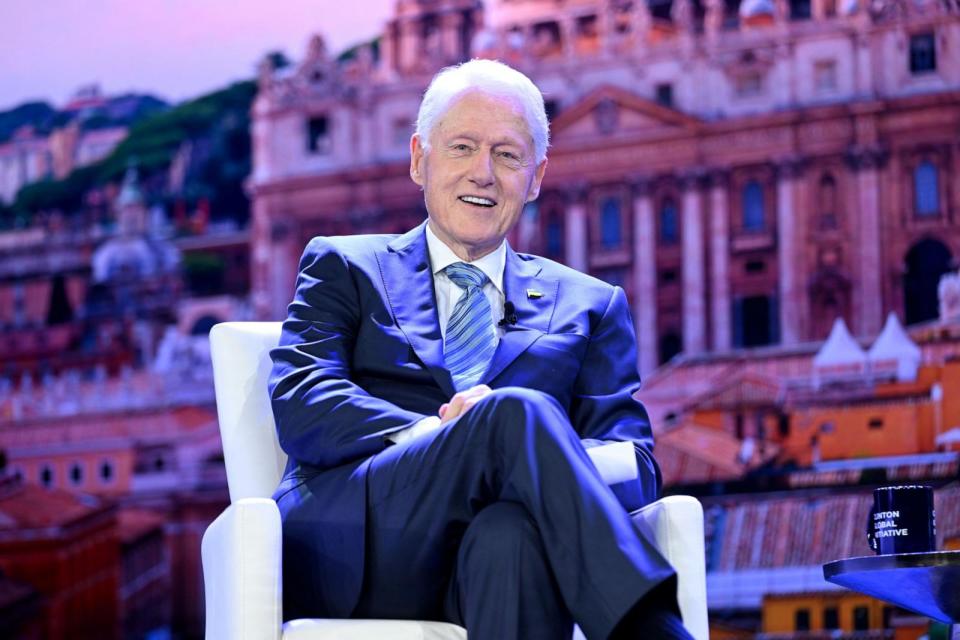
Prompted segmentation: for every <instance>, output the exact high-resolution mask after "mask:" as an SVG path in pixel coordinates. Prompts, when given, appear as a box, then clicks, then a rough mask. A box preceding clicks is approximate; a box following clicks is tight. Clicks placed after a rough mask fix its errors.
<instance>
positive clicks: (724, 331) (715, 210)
mask: <svg viewBox="0 0 960 640" xmlns="http://www.w3.org/2000/svg"><path fill="white" fill-rule="evenodd" d="M729 198H730V195H729V175H728V174H727V172H726V171H714V172H712V173H711V174H710V293H711V296H710V319H711V324H712V328H713V348H714V350H716V351H726V350H727V349H729V348H730V336H731V327H730V279H729V273H728V272H729V266H730V258H729V250H730V249H729V245H730V212H729V211H728V203H729V201H730V200H729Z"/></svg>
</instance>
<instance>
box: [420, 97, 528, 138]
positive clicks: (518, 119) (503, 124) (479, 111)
mask: <svg viewBox="0 0 960 640" xmlns="http://www.w3.org/2000/svg"><path fill="white" fill-rule="evenodd" d="M436 134H440V135H442V136H443V137H444V138H449V137H455V136H458V135H465V136H466V135H468V136H470V137H473V138H484V139H486V138H508V139H512V140H513V141H514V142H518V143H527V144H532V143H533V136H532V135H531V134H530V127H529V125H528V123H527V119H526V117H525V115H524V111H523V107H522V106H521V104H520V101H519V100H517V99H516V98H511V97H507V96H500V95H494V94H489V93H485V92H483V91H480V90H471V91H466V92H464V93H462V94H461V95H459V96H457V97H456V98H454V99H453V100H452V101H451V102H450V104H449V105H448V106H447V110H446V111H445V112H444V113H443V115H442V116H440V119H439V122H438V123H437V127H436V128H435V135H436ZM431 137H433V136H431Z"/></svg>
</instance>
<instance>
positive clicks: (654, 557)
mask: <svg viewBox="0 0 960 640" xmlns="http://www.w3.org/2000/svg"><path fill="white" fill-rule="evenodd" d="M547 145H548V123H547V118H546V114H545V111H544V106H543V98H542V96H541V95H540V92H539V91H538V90H537V88H536V87H535V86H534V85H533V83H532V82H531V81H530V80H529V79H528V78H527V77H526V76H524V75H523V74H521V73H519V72H517V71H515V70H513V69H511V68H509V67H507V66H505V65H503V64H500V63H497V62H492V61H485V60H474V61H471V62H468V63H465V64H463V65H460V66H456V67H451V68H448V69H445V70H443V71H442V72H441V73H440V74H438V75H437V76H436V78H434V80H433V82H432V83H431V85H430V87H429V89H428V90H427V92H426V94H425V95H424V98H423V102H422V104H421V106H420V113H419V115H418V119H417V130H416V133H415V134H414V135H413V137H412V139H411V143H410V153H411V162H410V176H411V178H412V179H413V181H414V182H416V183H417V184H418V185H420V186H421V187H422V188H423V191H424V199H425V201H426V207H427V212H428V220H427V221H426V222H425V223H424V224H422V225H420V226H418V227H417V228H416V229H413V230H412V231H410V232H408V233H406V234H404V235H401V236H386V235H383V236H355V237H340V238H314V239H313V240H312V241H311V242H310V243H309V245H308V246H307V248H306V250H305V252H304V254H303V258H302V260H301V263H300V275H299V278H298V280H297V290H296V296H295V298H294V300H293V302H292V303H291V305H290V307H289V316H288V318H287V320H286V321H285V322H284V325H283V335H282V338H281V344H280V347H279V348H277V349H276V350H274V351H273V352H272V357H273V360H274V369H273V375H272V378H271V397H272V401H273V408H274V412H275V415H276V419H277V420H276V421H277V429H278V432H279V437H280V443H281V445H282V446H283V448H284V450H285V451H286V452H287V454H288V455H289V463H288V468H287V470H286V473H285V474H284V478H283V480H282V481H281V483H280V486H279V487H278V489H277V492H276V494H275V498H276V500H277V503H278V505H279V506H280V511H281V513H282V515H283V542H284V598H285V600H284V613H285V616H286V617H287V618H296V617H303V616H316V615H326V616H334V617H367V618H418V619H432V620H447V621H451V622H456V623H458V624H461V625H463V626H465V627H466V628H467V631H468V635H469V636H470V638H471V640H477V639H480V640H487V639H492V640H505V639H512V638H515V639H519V640H532V639H536V638H545V639H547V638H549V639H558V638H569V637H570V633H571V630H572V625H573V623H574V621H575V622H577V623H579V624H580V626H581V627H582V629H583V630H584V632H585V633H586V635H587V636H588V637H590V638H614V637H644V638H686V637H688V635H687V633H686V631H685V630H684V628H683V626H682V624H681V622H680V618H679V614H678V612H677V605H676V598H675V593H676V582H675V576H674V574H673V571H672V569H671V568H670V567H669V565H668V564H667V562H666V561H664V560H663V558H662V557H661V556H660V555H659V554H658V553H657V552H656V551H655V550H654V548H653V547H652V545H651V544H650V543H649V542H648V541H647V540H646V539H645V538H644V537H643V536H642V535H641V534H640V533H639V532H638V530H637V529H636V528H635V526H634V524H633V523H632V521H631V520H630V517H629V515H628V513H627V511H626V510H625V509H624V506H623V505H621V503H620V502H619V501H618V499H617V497H616V496H615V495H614V493H613V492H612V491H611V490H610V488H608V487H607V486H606V484H605V483H604V481H603V480H602V479H601V477H600V475H599V474H598V472H597V470H596V469H595V468H594V466H593V464H592V462H591V460H590V457H589V456H588V455H587V453H586V450H587V449H588V448H591V447H594V446H597V445H603V444H606V443H608V442H624V441H627V442H631V443H633V450H634V452H635V455H636V459H637V463H638V467H639V470H640V476H639V478H638V479H637V481H636V482H637V485H636V487H635V491H634V496H638V499H637V502H649V501H652V500H654V499H655V498H656V496H657V493H658V491H659V481H660V474H659V470H658V468H657V465H656V462H655V461H654V459H653V456H652V448H653V438H652V433H651V429H650V423H649V421H648V419H647V414H646V412H645V410H644V409H643V406H642V405H641V404H639V403H638V402H637V401H636V400H635V399H634V398H633V393H634V392H635V391H636V389H637V388H638V386H639V378H638V376H637V371H636V346H635V338H634V334H633V329H632V325H631V321H630V316H629V312H628V310H627V303H626V298H625V296H624V293H623V290H621V289H620V288H619V287H614V286H610V285H608V284H606V283H604V282H601V281H599V280H596V279H594V278H591V277H589V276H586V275H584V274H581V273H578V272H576V271H573V270H571V269H569V268H567V267H564V266H562V265H559V264H557V263H554V262H551V261H549V260H546V259H543V258H539V257H535V256H531V255H524V254H518V253H515V252H514V251H513V250H512V249H511V248H510V246H509V245H508V244H507V243H506V241H505V238H506V235H507V233H508V232H509V231H510V229H511V228H512V227H513V226H514V225H515V224H516V222H517V220H518V218H519V217H520V214H521V212H522V211H523V207H524V205H525V204H526V203H527V202H530V201H532V200H534V199H535V198H536V197H537V195H538V193H539V190H540V184H541V181H542V180H543V176H544V171H545V170H546V167H547V159H546V151H547ZM628 506H631V507H632V506H639V505H638V504H633V505H628Z"/></svg>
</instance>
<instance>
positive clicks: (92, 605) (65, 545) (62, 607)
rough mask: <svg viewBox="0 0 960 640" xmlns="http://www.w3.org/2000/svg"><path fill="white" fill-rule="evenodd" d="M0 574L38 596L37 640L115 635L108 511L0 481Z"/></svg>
mask: <svg viewBox="0 0 960 640" xmlns="http://www.w3.org/2000/svg"><path fill="white" fill-rule="evenodd" d="M0 570H2V572H3V574H4V575H6V576H9V577H10V578H12V579H13V580H16V581H19V582H22V583H25V584H28V585H30V586H31V587H32V588H33V589H35V590H36V591H37V593H39V594H40V595H41V597H42V602H43V604H42V609H41V616H42V620H41V622H40V624H41V626H42V630H43V631H42V637H48V638H67V637H89V638H105V639H108V638H118V637H120V627H119V620H120V617H119V615H118V607H119V601H118V597H119V596H118V594H119V592H120V579H121V576H120V546H119V544H118V540H117V522H116V514H115V511H114V509H113V508H111V507H106V506H97V505H92V504H88V503H85V501H84V500H82V499H81V498H79V497H78V496H75V495H73V494H70V493H67V492H65V491H60V490H47V489H42V488H40V487H37V486H33V485H30V484H24V483H22V482H20V481H17V480H15V479H12V478H5V479H3V480H0Z"/></svg>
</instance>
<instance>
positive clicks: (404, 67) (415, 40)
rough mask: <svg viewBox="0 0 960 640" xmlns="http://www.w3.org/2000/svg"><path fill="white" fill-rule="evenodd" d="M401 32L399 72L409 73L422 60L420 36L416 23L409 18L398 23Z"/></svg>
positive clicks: (398, 58)
mask: <svg viewBox="0 0 960 640" xmlns="http://www.w3.org/2000/svg"><path fill="white" fill-rule="evenodd" d="M397 22H398V23H399V31H400V47H399V49H400V50H399V52H398V55H397V70H398V71H401V72H403V71H409V70H410V69H413V68H414V67H416V65H417V64H418V61H419V58H420V36H419V35H418V33H417V27H418V26H419V25H418V24H417V23H416V22H414V21H413V20H411V19H409V18H403V19H402V20H398V21H397Z"/></svg>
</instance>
